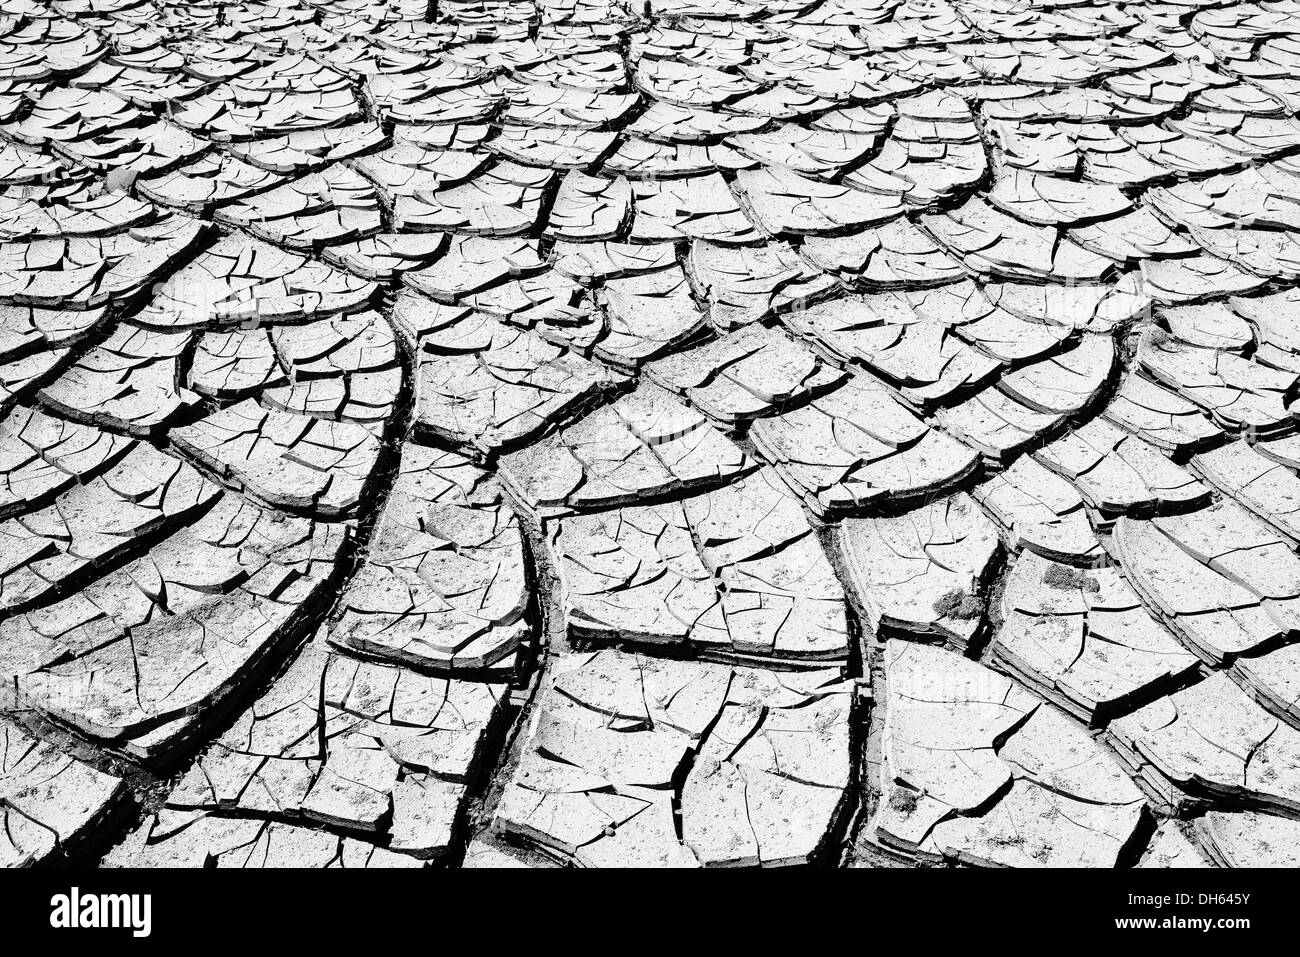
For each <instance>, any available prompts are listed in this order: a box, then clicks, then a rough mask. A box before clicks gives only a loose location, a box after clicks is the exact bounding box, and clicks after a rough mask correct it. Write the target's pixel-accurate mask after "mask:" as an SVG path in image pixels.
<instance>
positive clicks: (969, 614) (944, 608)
mask: <svg viewBox="0 0 1300 957" xmlns="http://www.w3.org/2000/svg"><path fill="white" fill-rule="evenodd" d="M983 612H984V602H982V601H980V600H979V599H978V598H977V597H975V596H974V595H972V594H970V593H969V592H968V591H966V589H964V588H954V589H953V590H952V591H950V592H946V593H945V594H944V595H943V597H942V598H940V599H939V600H938V601H936V602H935V603H934V613H935V614H936V615H938V616H939V617H940V618H956V619H958V620H960V621H969V620H970V619H972V618H978V617H979V616H980V615H981V614H983Z"/></svg>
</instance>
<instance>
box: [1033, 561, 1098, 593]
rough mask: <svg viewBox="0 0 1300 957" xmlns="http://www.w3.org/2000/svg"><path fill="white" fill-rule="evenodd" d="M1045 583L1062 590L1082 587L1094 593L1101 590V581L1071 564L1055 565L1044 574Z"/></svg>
mask: <svg viewBox="0 0 1300 957" xmlns="http://www.w3.org/2000/svg"><path fill="white" fill-rule="evenodd" d="M1043 583H1044V584H1045V585H1047V586H1048V587H1049V588H1059V589H1061V590H1062V591H1068V590H1069V589H1072V588H1082V589H1083V590H1084V591H1086V592H1092V593H1094V594H1095V593H1097V592H1099V591H1101V582H1099V581H1097V579H1095V578H1093V577H1092V576H1091V575H1089V574H1088V573H1087V572H1085V571H1083V570H1082V569H1079V568H1072V567H1071V566H1069V565H1053V566H1052V567H1051V568H1049V569H1048V570H1047V574H1045V575H1044V576H1043Z"/></svg>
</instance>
